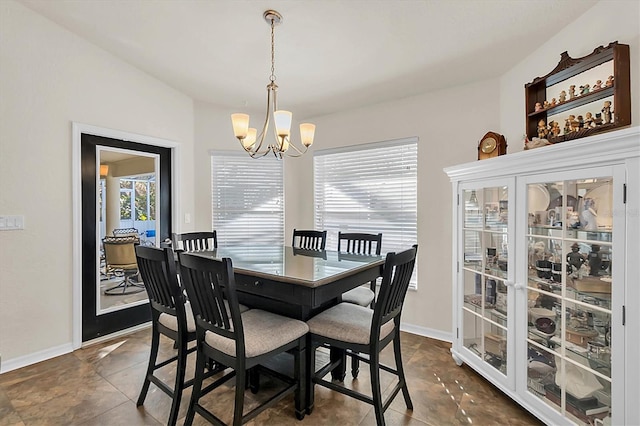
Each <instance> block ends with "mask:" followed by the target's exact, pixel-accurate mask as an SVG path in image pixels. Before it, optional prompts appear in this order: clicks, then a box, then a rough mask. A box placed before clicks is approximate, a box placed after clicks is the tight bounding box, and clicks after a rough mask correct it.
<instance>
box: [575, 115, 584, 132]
mask: <svg viewBox="0 0 640 426" xmlns="http://www.w3.org/2000/svg"><path fill="white" fill-rule="evenodd" d="M577 120H578V128H577V129H576V130H580V129H582V128H583V127H584V118H583V117H582V116H581V115H579V116H578V118H577Z"/></svg>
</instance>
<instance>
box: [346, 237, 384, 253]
mask: <svg viewBox="0 0 640 426" xmlns="http://www.w3.org/2000/svg"><path fill="white" fill-rule="evenodd" d="M381 249H382V234H381V233H380V234H366V233H361V232H350V233H342V232H338V251H342V252H347V253H354V254H376V255H380V251H381Z"/></svg>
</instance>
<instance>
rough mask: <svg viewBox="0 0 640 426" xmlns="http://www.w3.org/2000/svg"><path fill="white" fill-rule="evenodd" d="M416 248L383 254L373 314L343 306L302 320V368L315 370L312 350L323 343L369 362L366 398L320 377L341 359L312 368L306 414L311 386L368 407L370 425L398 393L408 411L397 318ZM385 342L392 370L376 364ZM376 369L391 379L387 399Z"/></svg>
mask: <svg viewBox="0 0 640 426" xmlns="http://www.w3.org/2000/svg"><path fill="white" fill-rule="evenodd" d="M417 250H418V246H417V245H414V246H413V247H412V248H410V249H408V250H405V251H403V252H401V253H397V254H396V253H388V254H387V256H386V260H385V263H384V271H383V275H382V284H381V285H380V292H379V294H378V299H377V300H376V302H375V307H374V309H373V310H371V309H369V308H366V307H364V306H358V305H355V304H352V303H346V302H343V303H340V304H338V305H336V306H333V307H331V308H329V309H327V310H325V311H323V312H321V313H320V314H318V315H316V316H315V317H313V318H311V319H310V320H309V321H307V325H308V326H309V337H308V343H307V346H308V348H307V354H308V357H309V358H308V359H307V363H308V365H311V366H315V352H316V347H318V346H320V345H325V344H329V345H331V346H332V347H335V348H340V349H343V350H345V351H347V352H351V353H352V354H353V356H358V357H359V359H360V361H362V362H365V363H368V364H369V371H370V373H371V396H369V395H366V394H364V393H362V392H359V391H356V390H354V389H348V388H346V387H345V386H343V385H340V384H339V382H331V381H327V380H325V379H324V376H326V375H327V374H328V373H330V372H331V371H332V370H334V369H335V368H337V367H338V366H339V364H340V362H341V360H337V361H329V362H328V363H327V364H326V365H324V366H323V367H322V368H320V369H319V370H317V371H315V369H314V373H313V374H312V378H311V380H310V381H309V382H308V384H307V385H308V388H307V398H308V400H307V407H308V409H307V412H308V413H311V411H312V410H313V399H314V386H315V385H320V386H324V387H327V388H329V389H332V390H334V391H336V392H340V393H342V394H345V395H347V396H350V397H352V398H356V399H358V400H360V401H363V402H366V403H368V404H371V405H373V406H374V409H375V415H376V423H377V424H378V425H379V426H381V425H384V424H385V421H384V411H385V410H386V409H387V408H388V407H389V405H390V404H391V402H392V401H393V399H394V398H395V397H396V395H397V394H398V392H400V390H402V394H403V396H404V401H405V404H406V406H407V408H408V409H409V410H412V409H413V403H412V402H411V397H410V396H409V389H408V388H407V381H406V378H405V375H404V368H403V366H402V352H401V346H400V317H401V314H402V307H403V304H404V299H405V296H406V294H407V289H408V288H409V282H410V281H411V274H412V273H413V268H414V266H415V261H416V253H417ZM391 342H393V352H394V358H395V364H396V365H395V369H394V368H391V367H389V366H387V365H384V364H381V363H380V352H381V351H382V349H384V348H385V347H386V346H387V345H388V344H389V343H391ZM362 354H365V355H368V357H365V356H363V355H362ZM380 370H383V371H385V372H387V373H391V374H393V375H394V376H395V377H396V378H397V383H396V384H395V386H394V387H393V389H392V390H391V391H390V392H389V393H387V395H388V396H387V398H386V399H385V400H384V401H383V399H382V389H381V386H380Z"/></svg>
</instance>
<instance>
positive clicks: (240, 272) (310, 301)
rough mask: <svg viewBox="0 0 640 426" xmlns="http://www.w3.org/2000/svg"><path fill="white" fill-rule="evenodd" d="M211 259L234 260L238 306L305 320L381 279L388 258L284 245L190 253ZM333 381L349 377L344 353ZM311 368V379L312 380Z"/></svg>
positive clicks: (334, 355) (337, 353) (339, 355)
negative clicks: (346, 372) (348, 293)
mask: <svg viewBox="0 0 640 426" xmlns="http://www.w3.org/2000/svg"><path fill="white" fill-rule="evenodd" d="M191 253H192V254H194V255H197V256H203V257H208V258H213V259H218V260H220V259H222V258H230V259H231V261H232V264H233V270H234V276H235V281H236V291H237V294H238V300H239V302H240V303H242V304H244V305H246V306H248V307H250V308H255V309H263V310H266V311H270V312H273V313H276V314H280V315H284V316H287V317H290V318H295V319H299V320H301V321H307V320H309V319H310V318H312V317H313V316H314V315H316V314H318V313H320V312H322V311H324V310H325V309H328V308H330V307H331V306H334V305H336V304H338V303H340V302H341V300H342V294H343V293H345V292H347V291H349V290H351V289H353V288H356V287H358V286H360V285H362V284H365V283H367V284H368V283H370V282H371V281H372V280H375V279H377V278H378V277H381V276H382V272H383V266H384V256H378V255H362V254H352V253H343V252H338V251H333V250H307V249H300V248H295V247H289V246H284V245H268V246H267V245H265V246H261V245H255V246H231V247H218V248H216V249H213V250H211V251H196V252H191ZM330 357H331V360H332V361H333V360H336V359H338V358H340V359H342V361H343V362H342V364H341V366H340V367H339V368H337V369H336V370H334V371H333V372H332V377H333V379H339V380H343V379H344V376H345V362H344V359H345V356H344V352H341V351H337V350H331V355H330ZM311 368H312V366H308V369H309V371H308V374H307V378H308V379H310V378H311V374H312V371H311Z"/></svg>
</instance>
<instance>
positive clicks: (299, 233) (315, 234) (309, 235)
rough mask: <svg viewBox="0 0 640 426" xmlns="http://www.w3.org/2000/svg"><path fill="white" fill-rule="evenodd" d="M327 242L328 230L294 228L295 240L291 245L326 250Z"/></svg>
mask: <svg viewBox="0 0 640 426" xmlns="http://www.w3.org/2000/svg"><path fill="white" fill-rule="evenodd" d="M326 244H327V231H314V230H303V229H294V230H293V240H292V242H291V247H295V248H301V249H309V250H324V247H325V245H326Z"/></svg>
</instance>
